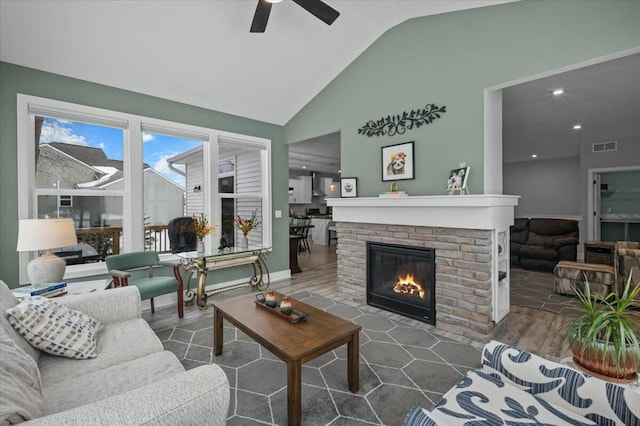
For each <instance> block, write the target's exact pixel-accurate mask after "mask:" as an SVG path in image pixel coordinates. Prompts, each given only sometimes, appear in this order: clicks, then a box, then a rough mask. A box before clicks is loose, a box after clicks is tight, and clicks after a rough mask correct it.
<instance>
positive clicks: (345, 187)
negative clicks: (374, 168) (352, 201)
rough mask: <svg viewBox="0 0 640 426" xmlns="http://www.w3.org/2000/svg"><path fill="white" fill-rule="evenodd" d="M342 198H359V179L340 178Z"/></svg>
mask: <svg viewBox="0 0 640 426" xmlns="http://www.w3.org/2000/svg"><path fill="white" fill-rule="evenodd" d="M340 196H341V197H342V198H353V197H357V196H358V178H354V177H344V178H340Z"/></svg>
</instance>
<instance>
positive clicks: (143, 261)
mask: <svg viewBox="0 0 640 426" xmlns="http://www.w3.org/2000/svg"><path fill="white" fill-rule="evenodd" d="M105 260H106V262H107V269H109V274H110V275H111V276H112V277H113V284H114V287H119V286H125V287H126V286H128V285H134V286H136V287H137V288H138V290H139V291H140V298H141V299H142V300H146V299H151V312H152V313H154V312H155V307H154V305H153V298H154V297H157V296H160V295H163V294H168V293H172V292H174V291H177V292H178V293H177V294H178V317H180V318H182V317H184V293H183V283H182V276H181V275H180V269H179V268H180V263H179V262H177V261H163V262H161V261H160V258H159V257H158V253H157V252H155V251H137V252H132V253H125V254H118V255H114V256H108V257H107V258H106V259H105ZM154 266H171V267H172V268H173V275H174V276H173V277H167V276H154V275H153V268H154Z"/></svg>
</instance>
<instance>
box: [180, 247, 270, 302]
mask: <svg viewBox="0 0 640 426" xmlns="http://www.w3.org/2000/svg"><path fill="white" fill-rule="evenodd" d="M270 250H271V247H248V248H241V247H229V248H226V249H223V250H216V251H213V252H204V253H198V252H195V251H189V252H184V253H177V255H178V256H179V257H180V258H181V259H180V262H181V263H182V266H183V267H184V269H185V271H187V292H186V294H185V295H186V301H185V304H186V305H193V302H194V299H195V301H196V302H197V304H198V307H200V309H206V308H207V297H208V296H213V295H214V294H217V293H222V292H224V291H230V290H235V289H238V288H243V287H248V286H250V287H251V288H252V289H253V290H260V291H264V290H266V289H267V288H269V284H270V283H271V278H270V277H269V270H268V269H267V264H266V262H265V259H266V258H267V256H268V254H269V251H270ZM239 265H251V266H252V267H253V276H252V277H251V278H250V279H249V282H246V283H240V284H233V285H229V286H225V287H221V288H216V289H213V290H208V291H207V290H206V288H205V286H206V283H207V272H208V271H213V270H216V269H224V268H231V267H234V266H239ZM194 272H198V274H199V277H198V287H197V288H196V290H195V291H194V290H192V289H191V275H192V274H193V273H194Z"/></svg>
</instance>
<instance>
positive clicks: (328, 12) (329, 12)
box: [293, 0, 340, 25]
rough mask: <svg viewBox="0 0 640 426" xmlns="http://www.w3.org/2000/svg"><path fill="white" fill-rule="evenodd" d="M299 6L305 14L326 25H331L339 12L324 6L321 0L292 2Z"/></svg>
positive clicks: (296, 0) (297, 0) (326, 5)
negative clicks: (309, 14)
mask: <svg viewBox="0 0 640 426" xmlns="http://www.w3.org/2000/svg"><path fill="white" fill-rule="evenodd" d="M293 1H294V3H297V4H298V5H299V6H301V7H303V8H305V9H306V10H307V12H309V13H311V14H312V15H313V16H315V17H316V18H318V19H320V20H321V21H322V22H324V23H325V24H327V25H331V24H333V21H335V20H336V19H337V18H338V16H340V12H338V11H337V10H335V9H334V8H332V7H331V6H329V5H328V4H326V3H325V2H323V1H321V0H293Z"/></svg>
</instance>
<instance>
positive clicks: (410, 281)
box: [393, 274, 424, 299]
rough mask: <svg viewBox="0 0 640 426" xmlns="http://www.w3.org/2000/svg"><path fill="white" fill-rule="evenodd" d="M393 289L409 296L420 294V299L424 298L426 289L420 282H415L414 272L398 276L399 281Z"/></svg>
mask: <svg viewBox="0 0 640 426" xmlns="http://www.w3.org/2000/svg"><path fill="white" fill-rule="evenodd" d="M393 291H395V292H396V293H401V294H408V295H409V296H414V295H416V294H417V295H418V296H420V299H424V289H423V288H422V286H421V285H420V284H418V283H417V282H415V278H414V276H413V274H407V275H405V276H404V277H402V276H400V277H398V282H397V283H396V285H395V286H394V287H393Z"/></svg>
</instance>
